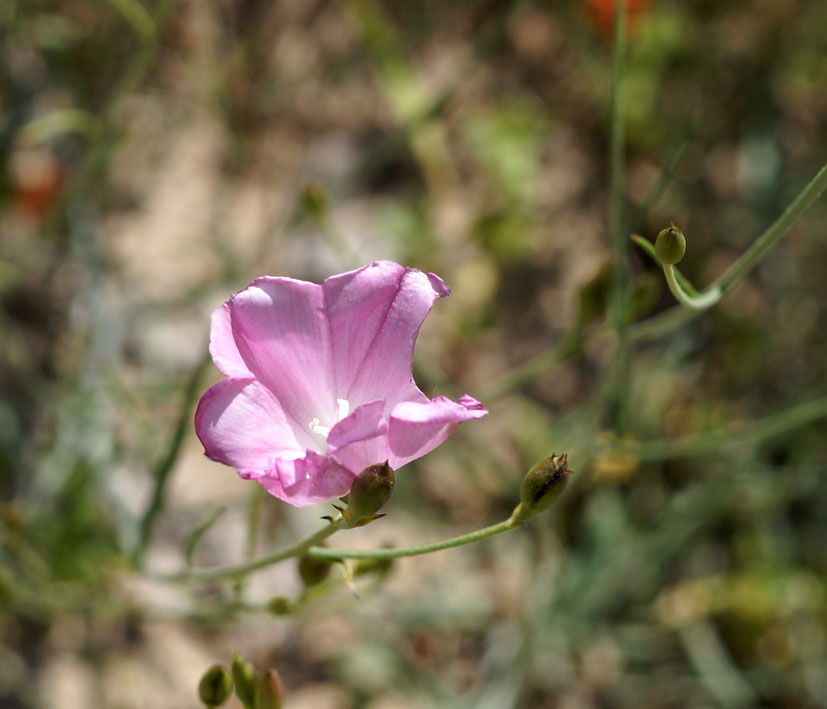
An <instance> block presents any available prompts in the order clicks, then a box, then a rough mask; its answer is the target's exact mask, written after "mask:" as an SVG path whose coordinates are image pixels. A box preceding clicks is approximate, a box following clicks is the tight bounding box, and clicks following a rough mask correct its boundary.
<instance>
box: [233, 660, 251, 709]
mask: <svg viewBox="0 0 827 709" xmlns="http://www.w3.org/2000/svg"><path fill="white" fill-rule="evenodd" d="M232 670H233V680H235V693H236V696H237V697H238V698H239V700H240V701H241V703H242V704H243V705H244V707H245V709H252V707H253V706H255V700H256V668H255V667H253V665H252V664H251V663H249V662H247V660H245V659H244V658H243V657H242V656H241V655H236V656H235V657H233V665H232Z"/></svg>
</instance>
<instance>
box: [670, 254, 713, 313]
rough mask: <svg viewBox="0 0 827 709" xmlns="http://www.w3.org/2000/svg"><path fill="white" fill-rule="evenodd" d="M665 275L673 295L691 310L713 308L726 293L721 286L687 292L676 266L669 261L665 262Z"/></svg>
mask: <svg viewBox="0 0 827 709" xmlns="http://www.w3.org/2000/svg"><path fill="white" fill-rule="evenodd" d="M663 275H664V276H666V284H667V285H668V286H669V290H670V291H671V292H672V295H674V296H675V299H676V300H677V301H678V302H679V303H680V304H681V305H685V306H686V307H687V308H690V309H691V310H706V309H707V308H711V307H712V306H713V305H715V303H717V302H718V301H719V300H720V299H721V296H722V295H723V294H724V292H723V291H722V290H721V287H720V286H710V287H709V288H708V289H707V290H706V291H704V292H703V293H698V295H691V294H690V293H687V292H686V291H685V290H684V289H683V288H682V287H681V284H680V283H679V282H678V279H677V278H676V274H675V267H674V266H673V265H672V264H669V263H665V264H663Z"/></svg>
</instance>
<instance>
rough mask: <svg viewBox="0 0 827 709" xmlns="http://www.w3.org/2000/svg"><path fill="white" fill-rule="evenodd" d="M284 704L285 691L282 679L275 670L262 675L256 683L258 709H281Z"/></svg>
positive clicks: (256, 704)
mask: <svg viewBox="0 0 827 709" xmlns="http://www.w3.org/2000/svg"><path fill="white" fill-rule="evenodd" d="M283 702H284V690H283V688H282V685H281V677H280V676H279V673H278V672H276V670H274V669H269V670H266V671H264V672H262V673H261V676H260V677H259V678H258V682H257V683H256V698H255V707H256V709H281V707H282V704H283Z"/></svg>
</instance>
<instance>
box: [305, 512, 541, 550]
mask: <svg viewBox="0 0 827 709" xmlns="http://www.w3.org/2000/svg"><path fill="white" fill-rule="evenodd" d="M515 512H516V510H515ZM523 524H525V522H518V521H516V519H515V515H513V514H512V515H511V517H509V518H508V519H506V520H503V521H502V522H499V523H497V524H492V525H491V526H490V527H484V528H483V529H478V530H476V531H475V532H469V533H468V534H462V535H460V536H458V537H452V538H451V539H443V540H442V541H441V542H432V543H431V544H421V545H418V546H413V547H400V548H398V549H330V548H328V547H311V548H310V549H308V550H307V552H306V554H307V555H308V556H315V557H318V558H320V559H398V558H399V557H402V556H419V555H421V554H430V553H431V552H434V551H442V550H443V549H451V548H453V547H460V546H463V545H464V544H471V543H473V542H478V541H480V540H481V539H487V538H488V537H493V536H496V535H497V534H502V533H503V532H510V531H511V530H512V529H516V528H517V527H522V526H523Z"/></svg>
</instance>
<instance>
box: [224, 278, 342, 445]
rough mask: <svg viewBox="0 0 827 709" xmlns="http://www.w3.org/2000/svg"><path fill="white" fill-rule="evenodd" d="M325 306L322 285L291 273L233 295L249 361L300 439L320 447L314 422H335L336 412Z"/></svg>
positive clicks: (238, 337)
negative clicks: (288, 275) (298, 279)
mask: <svg viewBox="0 0 827 709" xmlns="http://www.w3.org/2000/svg"><path fill="white" fill-rule="evenodd" d="M323 309H324V303H323V297H322V288H321V286H318V285H316V284H314V283H307V282H305V281H297V280H293V279H292V278H273V277H264V278H257V279H256V280H254V281H253V282H252V283H251V284H250V285H249V286H248V287H247V288H245V289H244V290H243V291H241V292H240V293H238V294H236V295H235V296H234V297H233V298H232V300H230V314H231V319H232V328H233V334H234V336H235V342H236V343H237V345H238V351H239V352H240V353H241V356H242V357H243V359H244V362H245V363H246V365H247V367H248V368H249V370H250V371H251V372H252V373H253V374H254V375H255V377H256V379H258V380H259V381H260V382H262V383H263V384H264V385H266V386H267V388H268V389H270V391H271V392H273V394H274V395H275V397H276V399H277V400H278V402H279V403H280V404H281V406H282V408H283V409H284V411H285V412H286V413H287V415H288V416H289V417H290V418H292V423H293V426H294V430H295V432H296V437H297V439H298V440H299V441H300V442H302V443H303V445H304V447H306V448H310V449H316V450H320V441H319V437H318V436H314V435H313V434H312V432H311V430H310V423H311V421H313V420H314V419H317V420H318V423H319V424H320V425H322V426H327V427H331V426H332V425H333V424H334V423H335V421H336V412H337V407H336V396H335V395H334V393H333V386H332V383H333V377H332V375H333V370H332V367H331V364H330V337H329V331H328V323H327V319H326V318H325V316H324V312H323ZM322 443H323V441H322Z"/></svg>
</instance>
